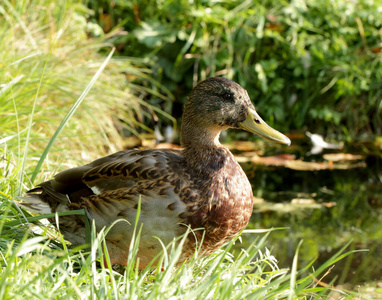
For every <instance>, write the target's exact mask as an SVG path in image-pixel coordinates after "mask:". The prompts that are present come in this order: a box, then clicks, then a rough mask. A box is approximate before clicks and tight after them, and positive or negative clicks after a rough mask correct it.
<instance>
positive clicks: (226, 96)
mask: <svg viewBox="0 0 382 300" xmlns="http://www.w3.org/2000/svg"><path fill="white" fill-rule="evenodd" d="M222 96H223V99H224V100H231V99H232V94H230V93H225V94H223V95H222Z"/></svg>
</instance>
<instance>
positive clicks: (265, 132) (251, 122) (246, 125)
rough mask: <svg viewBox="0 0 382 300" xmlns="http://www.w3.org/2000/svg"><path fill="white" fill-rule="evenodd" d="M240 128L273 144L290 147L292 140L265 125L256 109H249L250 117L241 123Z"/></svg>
mask: <svg viewBox="0 0 382 300" xmlns="http://www.w3.org/2000/svg"><path fill="white" fill-rule="evenodd" d="M239 127H240V128H243V129H245V130H247V131H249V132H252V133H254V134H257V135H259V136H261V137H263V138H265V139H267V140H269V141H271V142H276V143H280V144H285V145H288V146H289V145H290V139H289V138H288V137H286V136H285V135H283V134H282V133H281V132H278V131H277V130H275V129H273V128H272V127H270V126H269V125H268V124H267V123H265V122H264V121H263V119H262V118H260V116H259V114H258V113H257V112H256V110H254V109H251V108H248V116H247V118H246V119H245V120H244V121H243V122H241V123H239Z"/></svg>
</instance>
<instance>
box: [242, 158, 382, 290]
mask: <svg viewBox="0 0 382 300" xmlns="http://www.w3.org/2000/svg"><path fill="white" fill-rule="evenodd" d="M366 163H367V167H366V168H356V169H348V170H332V171H330V170H322V171H294V170H291V169H286V168H274V167H260V166H256V165H254V164H251V163H245V164H243V168H244V169H245V171H246V173H247V175H248V176H249V178H250V180H251V183H252V184H253V187H254V195H255V197H259V198H262V199H264V200H265V201H264V202H260V203H257V204H255V206H254V213H253V216H252V219H251V223H250V225H249V226H248V228H272V227H289V228H290V229H289V230H280V231H275V232H272V234H271V235H270V238H269V239H268V247H269V248H270V249H272V254H273V255H274V256H275V257H276V258H277V259H278V260H279V266H280V267H290V266H291V263H292V260H293V256H294V255H295V251H296V248H297V245H298V243H299V241H300V240H301V239H303V240H304V242H303V244H302V248H301V250H300V256H299V257H300V261H299V266H300V267H299V268H300V269H301V268H302V267H304V266H306V265H307V264H308V263H309V262H310V261H312V260H313V259H315V258H316V257H317V256H318V259H317V261H316V262H315V263H314V266H315V267H318V266H319V265H321V264H322V263H323V262H325V261H326V260H327V259H328V258H329V257H331V256H333V255H334V254H335V253H336V252H337V251H338V250H339V249H340V248H341V247H343V246H344V245H346V244H347V243H348V242H349V241H352V243H351V244H350V248H348V250H350V249H368V250H369V251H368V252H359V253H355V254H352V255H350V256H349V257H347V258H345V259H343V260H341V261H340V262H338V263H337V264H336V266H335V267H334V268H333V269H332V270H331V272H330V273H329V275H327V277H325V280H324V282H329V281H330V280H331V279H333V278H334V277H335V276H336V277H337V281H336V284H341V283H345V282H346V283H351V284H361V283H362V282H365V281H368V282H369V281H372V280H381V279H382V255H381V253H382V212H381V208H382V183H381V179H382V161H381V158H379V157H377V156H374V157H372V156H370V157H368V158H367V159H366ZM293 199H294V200H293ZM298 199H303V200H302V201H299V200H298ZM247 242H248V243H249V242H250V241H247Z"/></svg>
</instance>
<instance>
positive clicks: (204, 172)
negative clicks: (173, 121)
mask: <svg viewBox="0 0 382 300" xmlns="http://www.w3.org/2000/svg"><path fill="white" fill-rule="evenodd" d="M184 125H185V124H183V126H182V140H181V144H182V147H183V148H184V150H183V163H184V165H185V169H186V170H187V172H189V173H192V174H193V176H194V177H196V178H200V179H207V178H209V177H210V176H213V175H214V174H216V172H219V171H221V170H222V168H224V166H225V165H226V164H227V163H228V162H231V160H233V157H232V154H231V153H230V152H229V150H228V149H227V148H225V147H224V146H222V145H221V144H220V142H219V135H220V132H221V130H218V129H217V130H207V129H206V128H203V127H198V126H195V125H194V126H189V127H187V126H184Z"/></svg>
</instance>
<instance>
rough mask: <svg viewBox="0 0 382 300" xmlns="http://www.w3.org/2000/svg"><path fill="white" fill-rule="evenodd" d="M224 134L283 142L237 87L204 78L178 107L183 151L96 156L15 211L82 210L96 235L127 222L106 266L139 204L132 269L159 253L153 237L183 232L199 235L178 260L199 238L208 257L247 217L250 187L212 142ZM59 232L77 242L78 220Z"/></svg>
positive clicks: (112, 235) (124, 241) (117, 255)
mask: <svg viewBox="0 0 382 300" xmlns="http://www.w3.org/2000/svg"><path fill="white" fill-rule="evenodd" d="M227 128H243V129H245V130H248V131H251V132H253V133H256V134H259V135H261V136H263V137H265V138H267V139H270V140H273V141H276V142H280V143H284V144H289V139H288V138H286V137H285V136H283V135H282V134H281V133H279V132H277V131H275V130H273V129H271V128H270V127H269V126H267V125H266V124H265V123H264V121H263V120H261V119H260V117H259V116H258V115H257V113H256V112H255V109H254V107H253V105H252V103H251V101H250V99H249V96H248V94H247V92H246V91H245V90H244V89H243V88H242V87H241V86H240V85H238V84H237V83H235V82H233V81H230V80H228V79H224V78H210V79H207V80H205V81H203V82H201V83H199V84H198V85H197V86H196V87H195V88H194V90H193V91H192V93H191V95H190V97H189V99H188V101H187V103H186V105H185V109H184V115H183V124H182V132H181V143H182V146H183V148H184V149H183V150H169V149H168V150H154V149H148V150H127V151H121V152H118V153H115V154H112V155H110V156H107V157H104V158H100V159H98V160H95V161H94V162H92V163H90V164H87V165H85V166H82V167H78V168H73V169H69V170H66V171H63V172H61V173H59V174H57V175H56V176H55V177H54V179H52V180H49V181H46V182H43V183H41V184H39V185H38V186H37V187H36V188H34V189H32V190H30V191H28V196H29V197H28V198H26V199H27V200H26V202H24V204H23V205H24V206H25V207H27V208H28V209H30V210H33V211H35V212H39V213H50V212H60V211H67V210H74V209H78V208H83V209H85V211H86V214H87V217H88V218H89V219H90V220H94V221H95V224H96V227H97V230H98V231H99V230H101V229H102V228H105V227H107V226H110V225H111V224H112V223H113V222H114V221H115V220H118V219H123V220H127V221H128V222H129V223H128V222H118V223H117V224H115V225H114V226H113V227H112V229H111V230H110V232H109V233H108V235H107V237H106V240H107V243H108V250H109V253H110V258H111V262H112V263H117V264H121V265H125V264H126V262H127V256H128V249H129V246H130V241H131V238H132V233H133V228H132V226H133V224H134V221H135V217H136V212H137V208H138V201H139V199H141V214H140V217H139V223H140V224H143V227H142V228H143V229H142V234H141V241H140V245H139V253H138V256H139V258H140V268H144V267H145V266H147V265H148V264H149V263H150V261H151V260H152V259H153V258H154V257H155V256H156V255H157V254H158V253H159V252H160V250H161V245H160V243H159V242H158V240H157V239H155V238H154V237H159V238H160V239H161V240H162V242H163V243H164V244H168V243H169V242H171V241H172V240H173V239H174V238H175V237H177V236H180V235H182V234H183V233H184V232H185V231H186V229H187V226H190V227H191V228H192V229H198V228H202V229H203V230H197V231H195V232H194V233H193V234H190V235H189V237H188V239H187V242H186V244H185V246H184V249H183V255H182V257H181V261H184V260H186V259H188V258H189V257H190V256H192V254H193V253H194V250H195V243H198V242H200V241H201V240H202V236H203V234H204V240H203V244H202V247H201V251H202V253H203V254H207V253H211V252H213V251H215V250H216V249H218V248H219V247H220V246H221V245H222V244H224V243H225V242H227V241H229V240H230V239H232V238H233V237H234V236H236V235H237V234H238V233H239V232H240V231H241V230H242V229H243V228H244V227H245V226H246V225H247V224H248V221H249V218H250V216H251V213H252V197H253V196H252V189H251V185H250V183H249V181H248V179H247V177H246V175H245V174H244V172H243V170H242V168H241V167H240V166H239V164H238V163H237V162H236V160H235V159H234V157H233V155H232V154H231V153H230V151H229V150H228V149H227V148H225V147H224V146H222V145H221V144H220V143H219V134H220V132H221V131H222V130H225V129H227ZM24 199H25V198H24ZM60 230H61V231H62V233H63V234H64V236H65V238H66V239H67V240H69V241H70V242H72V243H73V244H74V245H78V244H83V243H85V240H86V239H85V230H84V223H83V220H81V219H80V218H78V217H75V216H65V217H60ZM203 231H204V232H203Z"/></svg>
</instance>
